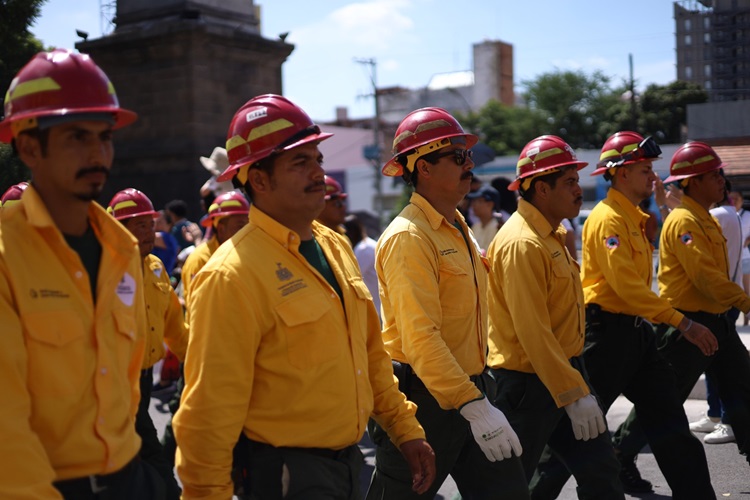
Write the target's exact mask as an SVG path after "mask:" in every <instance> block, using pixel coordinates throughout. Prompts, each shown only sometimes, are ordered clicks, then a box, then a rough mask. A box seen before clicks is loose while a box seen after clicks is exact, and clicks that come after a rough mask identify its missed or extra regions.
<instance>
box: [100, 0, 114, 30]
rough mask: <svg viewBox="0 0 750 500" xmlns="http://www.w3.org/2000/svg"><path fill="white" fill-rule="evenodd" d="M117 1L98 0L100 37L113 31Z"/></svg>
mask: <svg viewBox="0 0 750 500" xmlns="http://www.w3.org/2000/svg"><path fill="white" fill-rule="evenodd" d="M116 15H117V0H99V30H100V31H101V32H102V36H105V35H109V34H110V33H112V31H113V30H114V29H115V16H116Z"/></svg>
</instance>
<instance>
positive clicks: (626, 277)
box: [581, 188, 684, 327]
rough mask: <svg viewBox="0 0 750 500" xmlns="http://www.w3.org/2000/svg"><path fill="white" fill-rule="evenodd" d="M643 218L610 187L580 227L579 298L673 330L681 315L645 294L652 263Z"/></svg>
mask: <svg viewBox="0 0 750 500" xmlns="http://www.w3.org/2000/svg"><path fill="white" fill-rule="evenodd" d="M670 217H671V215H670ZM647 218H648V215H646V214H644V213H643V212H642V211H641V210H640V209H639V208H638V207H636V206H635V205H633V204H632V203H631V202H630V201H629V200H628V199H627V198H626V197H625V195H623V194H622V193H620V192H619V191H617V190H616V189H613V188H610V190H609V192H608V193H607V197H606V198H605V199H604V200H602V201H600V202H599V203H598V204H597V205H596V206H595V207H594V209H593V210H592V211H591V214H590V215H589V217H588V218H587V219H586V223H585V224H584V225H583V238H582V251H583V257H582V261H583V271H582V272H581V281H582V283H583V297H584V300H585V301H586V304H592V303H593V304H598V305H600V306H601V307H602V309H604V310H605V311H609V312H611V313H622V314H630V315H632V316H642V317H643V318H645V319H646V320H648V321H650V322H652V323H667V324H669V325H672V326H674V327H677V326H678V325H679V324H680V321H682V318H683V317H684V315H683V314H682V313H680V312H679V311H676V310H675V309H674V308H672V306H671V305H670V304H669V302H668V301H667V300H666V299H664V298H660V297H659V296H658V295H656V294H655V293H654V292H653V291H652V290H651V282H652V280H653V273H654V264H653V247H652V246H651V243H650V242H649V241H648V238H646V233H645V227H646V219H647Z"/></svg>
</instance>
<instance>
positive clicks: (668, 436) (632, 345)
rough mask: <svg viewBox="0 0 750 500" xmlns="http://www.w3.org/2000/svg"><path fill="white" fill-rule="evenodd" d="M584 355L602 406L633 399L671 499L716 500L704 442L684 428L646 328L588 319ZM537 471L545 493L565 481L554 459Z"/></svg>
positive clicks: (666, 368)
mask: <svg viewBox="0 0 750 500" xmlns="http://www.w3.org/2000/svg"><path fill="white" fill-rule="evenodd" d="M584 359H585V362H586V368H587V370H588V374H589V379H590V381H591V385H592V387H593V388H594V391H595V392H596V394H597V395H599V397H600V399H601V402H602V406H603V407H604V408H605V410H608V409H609V407H610V406H611V405H612V403H613V402H614V401H615V399H616V398H617V397H618V396H619V395H620V393H622V394H624V395H625V396H626V397H627V398H628V399H629V400H630V401H632V402H633V404H634V406H635V409H636V411H637V412H638V415H639V418H640V421H641V425H642V429H643V431H644V433H645V435H646V437H647V439H648V442H649V444H650V445H651V449H652V451H653V453H654V457H655V458H656V461H657V463H658V464H659V467H660V469H661V471H662V473H663V474H664V477H665V478H666V480H667V482H668V483H669V486H670V488H671V489H672V494H673V497H674V498H706V499H711V498H715V493H714V491H713V487H712V486H711V480H710V476H709V473H708V464H707V463H706V455H705V452H704V450H703V445H702V444H701V443H700V441H698V440H697V439H696V438H695V436H693V435H692V433H691V432H690V429H689V428H688V421H687V417H686V416H685V410H684V408H683V407H682V403H683V401H684V399H683V398H681V397H680V395H679V394H678V390H677V385H676V378H675V374H674V371H673V369H672V368H671V367H670V365H669V364H668V363H667V362H666V360H664V359H663V358H662V357H661V356H660V355H659V353H658V352H657V350H656V336H655V334H654V332H653V329H652V328H651V326H650V325H649V324H648V323H643V324H642V325H640V326H636V325H635V324H633V323H630V324H628V323H627V322H626V319H625V318H622V317H620V319H618V320H616V321H604V320H603V319H597V318H592V319H591V320H590V319H588V318H587V325H586V347H585V348H584ZM545 460H546V462H545ZM537 473H538V474H540V475H541V476H540V477H538V478H536V480H537V482H536V483H535V484H534V485H533V486H534V487H538V488H540V491H544V492H547V494H550V492H554V491H557V492H558V493H559V491H560V489H562V487H563V486H564V484H565V482H566V481H567V477H564V476H565V474H564V472H562V468H561V465H560V464H559V462H558V461H556V460H554V459H553V458H547V457H546V456H545V457H543V460H542V461H540V465H539V467H538V469H537ZM561 474H562V476H563V477H560V476H561ZM563 479H564V480H563ZM545 483H549V484H545Z"/></svg>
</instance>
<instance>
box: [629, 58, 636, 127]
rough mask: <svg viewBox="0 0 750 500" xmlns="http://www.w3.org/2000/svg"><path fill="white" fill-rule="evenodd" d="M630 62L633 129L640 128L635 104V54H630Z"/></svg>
mask: <svg viewBox="0 0 750 500" xmlns="http://www.w3.org/2000/svg"><path fill="white" fill-rule="evenodd" d="M628 62H629V64H630V120H631V123H632V125H631V129H630V130H638V109H637V108H636V105H635V79H634V78H633V54H628Z"/></svg>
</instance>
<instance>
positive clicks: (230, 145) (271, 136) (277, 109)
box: [217, 94, 333, 183]
mask: <svg viewBox="0 0 750 500" xmlns="http://www.w3.org/2000/svg"><path fill="white" fill-rule="evenodd" d="M332 135H333V134H326V133H323V132H321V131H320V127H318V126H317V125H315V124H314V123H313V121H312V120H311V119H310V117H309V116H308V115H307V113H305V112H304V111H303V110H302V109H301V108H300V107H299V106H297V105H296V104H294V103H293V102H291V101H290V100H289V99H287V98H285V97H282V96H280V95H275V94H264V95H260V96H258V97H253V98H252V99H250V100H249V101H247V102H246V103H245V104H243V105H242V107H241V108H240V109H238V110H237V112H236V113H235V114H234V117H233V118H232V122H231V123H230V124H229V131H228V132H227V155H228V157H229V158H228V159H229V167H227V169H226V170H224V172H223V173H222V174H221V175H220V176H219V177H218V179H217V180H218V181H220V182H221V181H228V180H231V179H232V178H233V177H235V176H237V175H240V171H241V170H242V171H243V172H244V173H243V175H240V177H244V176H246V175H247V173H246V169H244V168H243V167H249V166H251V165H252V164H254V163H255V162H257V161H260V160H262V159H263V158H266V157H268V156H270V155H272V154H274V153H281V152H283V151H288V150H290V149H292V148H295V147H297V146H302V145H303V144H308V143H311V142H315V143H318V142H320V141H324V140H326V139H328V138H329V137H331V136H332ZM238 180H239V181H240V182H241V183H244V182H245V180H246V178H244V179H243V178H240V179H238Z"/></svg>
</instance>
